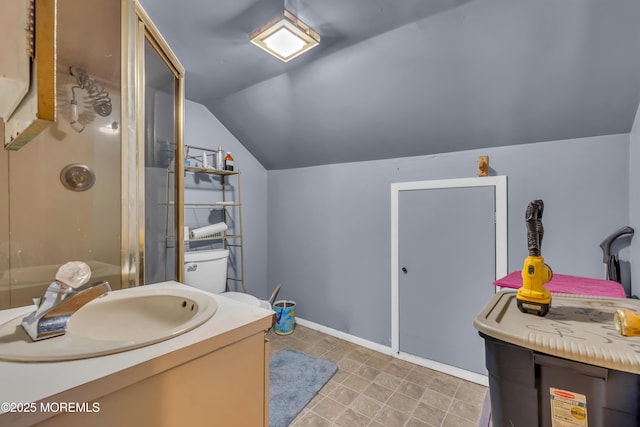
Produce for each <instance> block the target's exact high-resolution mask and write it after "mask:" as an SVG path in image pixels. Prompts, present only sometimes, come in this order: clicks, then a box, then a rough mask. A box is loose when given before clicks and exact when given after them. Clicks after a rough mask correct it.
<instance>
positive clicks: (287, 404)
mask: <svg viewBox="0 0 640 427" xmlns="http://www.w3.org/2000/svg"><path fill="white" fill-rule="evenodd" d="M337 371H338V367H337V366H336V364H335V363H333V362H329V361H328V360H323V359H318V358H317V357H313V356H309V355H307V354H304V353H300V352H297V351H293V350H281V351H279V352H277V353H276V354H274V355H273V356H271V358H270V360H269V427H286V426H288V425H289V424H290V423H291V421H293V419H294V418H295V417H296V415H298V414H299V413H300V411H302V410H303V409H304V407H305V406H307V403H309V402H310V401H311V399H313V398H314V397H315V395H316V394H318V392H319V391H320V389H321V388H322V386H324V385H325V384H326V383H327V381H329V380H330V379H331V377H332V376H333V374H335V373H336V372H337Z"/></svg>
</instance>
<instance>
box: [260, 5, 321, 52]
mask: <svg viewBox="0 0 640 427" xmlns="http://www.w3.org/2000/svg"><path fill="white" fill-rule="evenodd" d="M249 40H251V43H253V44H255V45H256V46H258V47H260V48H262V49H264V50H266V51H267V52H269V53H270V54H271V55H273V56H275V57H276V58H278V59H279V60H281V61H283V62H288V61H290V60H292V59H293V58H295V57H296V56H298V55H300V54H302V53H304V52H306V51H308V50H309V49H311V48H312V47H315V46H317V45H318V43H320V35H319V34H318V33H316V32H315V31H313V30H312V29H311V28H309V26H308V25H307V24H305V23H304V22H302V21H300V20H299V19H298V18H297V17H295V16H294V15H293V14H292V13H290V12H289V11H286V10H285V11H284V15H283V16H281V17H278V18H276V19H275V20H274V21H272V22H270V23H268V24H267V25H265V26H264V27H262V28H260V29H259V30H256V31H254V32H253V33H252V34H251V35H250V36H249Z"/></svg>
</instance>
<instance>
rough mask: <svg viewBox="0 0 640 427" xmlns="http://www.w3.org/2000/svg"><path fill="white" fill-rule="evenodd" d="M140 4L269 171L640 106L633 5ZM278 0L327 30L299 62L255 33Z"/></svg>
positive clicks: (612, 126)
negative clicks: (274, 53)
mask: <svg viewBox="0 0 640 427" xmlns="http://www.w3.org/2000/svg"><path fill="white" fill-rule="evenodd" d="M141 4H142V6H143V7H144V9H145V10H146V11H147V12H148V14H149V15H150V16H151V18H152V20H153V21H154V22H155V24H156V25H157V27H158V28H159V30H160V31H161V33H162V34H163V35H164V37H165V39H166V40H167V42H168V43H169V45H170V46H171V47H172V49H173V51H174V52H175V53H176V55H177V56H178V58H179V59H180V61H181V62H182V64H183V65H184V66H185V68H186V70H187V74H186V96H187V99H190V100H192V101H195V102H198V103H200V104H203V105H205V106H206V107H207V108H209V110H210V111H211V112H212V113H213V114H214V115H215V116H216V117H217V118H218V119H219V120H220V121H221V122H222V123H223V124H224V125H225V126H226V127H227V129H229V131H231V133H233V135H234V136H235V137H236V138H237V139H238V140H239V141H240V142H241V143H242V144H243V145H244V146H245V147H246V148H247V149H248V150H249V151H250V152H251V153H252V154H253V155H254V156H255V157H256V158H257V159H258V160H259V161H260V162H261V163H262V164H263V165H264V166H265V167H266V168H267V169H282V168H293V167H303V166H312V165H320V164H330V163H338V162H351V161H362V160H373V159H382V158H393V157H403V156H416V155H425V154H436V153H443V152H452V151H459V150H467V149H473V148H487V147H495V146H503V145H514V144H523V143H530V142H539V141H551V140H559V139H567V138H579V137H586V136H597V135H608V134H617V133H628V132H629V131H630V130H631V127H632V124H633V119H634V117H635V113H636V110H637V108H638V104H639V102H640V24H639V23H640V1H638V0H616V1H602V0H562V1H559V0H429V1H426V0H284V1H283V0H277V1H276V0H233V1H231V0H181V1H175V0H141ZM283 8H286V9H287V10H289V11H290V12H292V13H294V14H296V15H297V16H298V17H299V18H300V19H301V20H302V21H304V22H305V23H307V24H308V25H309V26H311V27H312V28H313V29H315V30H316V31H317V32H318V33H320V36H321V38H322V39H321V43H320V46H318V47H316V48H314V49H312V50H311V51H309V52H307V53H305V54H304V55H302V56H300V57H298V58H296V59H294V60H292V61H290V62H288V63H282V62H280V61H279V60H277V59H275V58H273V57H271V56H270V55H268V54H266V53H265V52H264V51H262V50H260V49H259V48H257V47H256V46H254V45H252V44H251V43H249V41H248V36H249V34H250V33H251V32H252V31H253V30H255V29H256V28H258V27H260V26H262V25H263V24H265V23H267V22H268V21H270V20H271V19H272V18H274V17H275V16H277V15H278V14H279V13H281V12H282V9H283ZM187 120H188V118H187Z"/></svg>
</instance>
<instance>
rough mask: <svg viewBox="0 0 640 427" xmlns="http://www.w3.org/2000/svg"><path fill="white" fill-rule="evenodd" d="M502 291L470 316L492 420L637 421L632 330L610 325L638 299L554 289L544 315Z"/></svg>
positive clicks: (560, 425) (599, 424) (562, 426)
mask: <svg viewBox="0 0 640 427" xmlns="http://www.w3.org/2000/svg"><path fill="white" fill-rule="evenodd" d="M515 295H516V293H515V292H513V291H503V292H500V293H498V294H496V296H495V297H494V298H492V300H491V301H490V302H489V304H487V307H485V309H484V310H483V311H482V312H481V313H480V314H479V315H478V317H477V318H476V320H475V322H474V326H475V327H476V329H478V330H479V331H480V336H482V337H483V338H484V341H485V351H486V354H485V360H486V366H487V370H488V372H489V393H490V397H491V421H492V424H493V426H494V427H501V426H517V427H529V426H531V427H538V426H542V427H577V426H585V427H586V426H588V427H626V426H629V427H636V426H640V375H639V374H640V356H639V353H637V350H636V349H637V348H640V338H639V337H623V336H621V335H619V334H618V333H617V332H616V330H615V326H614V325H613V313H614V312H615V310H616V309H617V308H630V309H634V310H636V311H640V302H638V301H636V300H623V299H614V298H599V299H598V298H593V297H585V296H574V295H562V296H560V295H554V296H553V299H552V302H551V310H550V312H549V314H548V315H547V316H546V317H539V316H533V315H530V314H523V313H521V312H520V311H519V310H518V309H517V307H516V302H515Z"/></svg>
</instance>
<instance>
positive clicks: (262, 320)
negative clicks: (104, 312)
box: [0, 282, 274, 427]
mask: <svg viewBox="0 0 640 427" xmlns="http://www.w3.org/2000/svg"><path fill="white" fill-rule="evenodd" d="M147 286H149V287H152V288H154V289H181V288H183V287H184V286H185V285H182V284H180V283H177V282H163V283H159V284H154V285H147ZM189 289H190V290H193V289H194V288H189ZM198 292H200V291H198ZM208 295H211V297H212V298H213V299H214V300H215V301H216V303H217V305H218V308H217V311H216V313H215V315H214V316H213V317H212V318H210V319H209V320H208V321H206V322H205V323H203V324H202V325H200V326H199V327H197V328H195V329H193V330H191V331H189V332H186V333H184V334H182V335H179V336H176V337H174V338H171V339H169V340H166V341H162V342H159V343H156V344H152V345H149V346H146V347H142V348H138V349H135V350H130V351H124V352H121V353H116V354H111V355H107V356H100V357H92V358H85V359H79V360H70V361H63V362H37V363H22V362H8V361H2V360H0V378H2V383H3V386H2V387H1V388H0V403H1V404H2V405H1V406H0V425H10V426H30V425H38V426H65V427H67V426H87V425H91V426H113V425H122V426H128V425H136V426H184V425H188V426H216V425H220V426H223V425H239V426H268V424H269V416H268V415H269V414H268V409H269V343H268V341H266V340H265V338H264V331H265V330H266V329H268V328H270V327H272V326H273V323H274V313H273V312H272V311H270V310H265V309H262V308H259V307H254V306H250V305H247V304H243V303H240V302H237V301H233V300H231V299H229V298H225V297H224V296H220V295H213V294H208ZM31 311H33V306H28V307H20V308H13V309H9V310H2V311H0V324H2V323H5V322H7V321H9V320H11V319H13V318H16V317H19V316H25V315H27V314H28V313H30V312H31ZM132 327H134V326H133V325H132ZM51 339H52V340H55V339H56V338H51ZM1 345H2V337H0V346H1Z"/></svg>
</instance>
